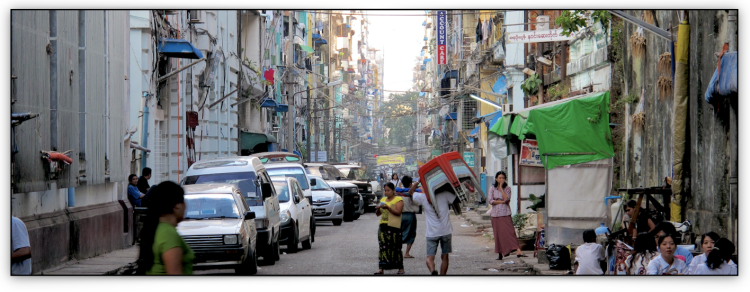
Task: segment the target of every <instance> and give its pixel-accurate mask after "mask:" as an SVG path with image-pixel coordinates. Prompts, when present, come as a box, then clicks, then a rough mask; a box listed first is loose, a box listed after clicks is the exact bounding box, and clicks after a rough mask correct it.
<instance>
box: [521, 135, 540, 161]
mask: <svg viewBox="0 0 750 292" xmlns="http://www.w3.org/2000/svg"><path fill="white" fill-rule="evenodd" d="M518 164H519V165H528V166H538V167H543V166H544V165H542V158H541V156H540V155H539V145H537V143H536V140H532V139H524V140H523V142H522V143H521V160H520V161H519V163H518Z"/></svg>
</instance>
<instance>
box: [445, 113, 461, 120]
mask: <svg viewBox="0 0 750 292" xmlns="http://www.w3.org/2000/svg"><path fill="white" fill-rule="evenodd" d="M457 119H458V113H449V114H447V115H445V120H446V121H447V120H457Z"/></svg>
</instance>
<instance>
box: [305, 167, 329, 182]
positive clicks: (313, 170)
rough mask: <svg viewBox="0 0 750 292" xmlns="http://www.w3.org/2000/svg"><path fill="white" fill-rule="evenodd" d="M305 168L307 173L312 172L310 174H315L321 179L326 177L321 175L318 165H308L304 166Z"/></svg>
mask: <svg viewBox="0 0 750 292" xmlns="http://www.w3.org/2000/svg"><path fill="white" fill-rule="evenodd" d="M305 170H307V173H309V174H312V175H317V176H320V177H323V179H325V178H326V177H325V176H324V175H323V173H321V171H320V166H310V167H307V168H305Z"/></svg>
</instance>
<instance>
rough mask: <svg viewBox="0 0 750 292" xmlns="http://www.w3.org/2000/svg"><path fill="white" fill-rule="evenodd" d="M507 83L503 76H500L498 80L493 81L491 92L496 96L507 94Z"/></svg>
mask: <svg viewBox="0 0 750 292" xmlns="http://www.w3.org/2000/svg"><path fill="white" fill-rule="evenodd" d="M507 87H508V83H507V82H506V80H505V76H503V75H500V78H498V79H497V81H495V85H492V92H494V93H498V94H508V88H507Z"/></svg>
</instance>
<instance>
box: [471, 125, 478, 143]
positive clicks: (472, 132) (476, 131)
mask: <svg viewBox="0 0 750 292" xmlns="http://www.w3.org/2000/svg"><path fill="white" fill-rule="evenodd" d="M474 135H479V126H477V127H476V128H474V130H471V133H469V136H474ZM469 142H474V138H473V137H469Z"/></svg>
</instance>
